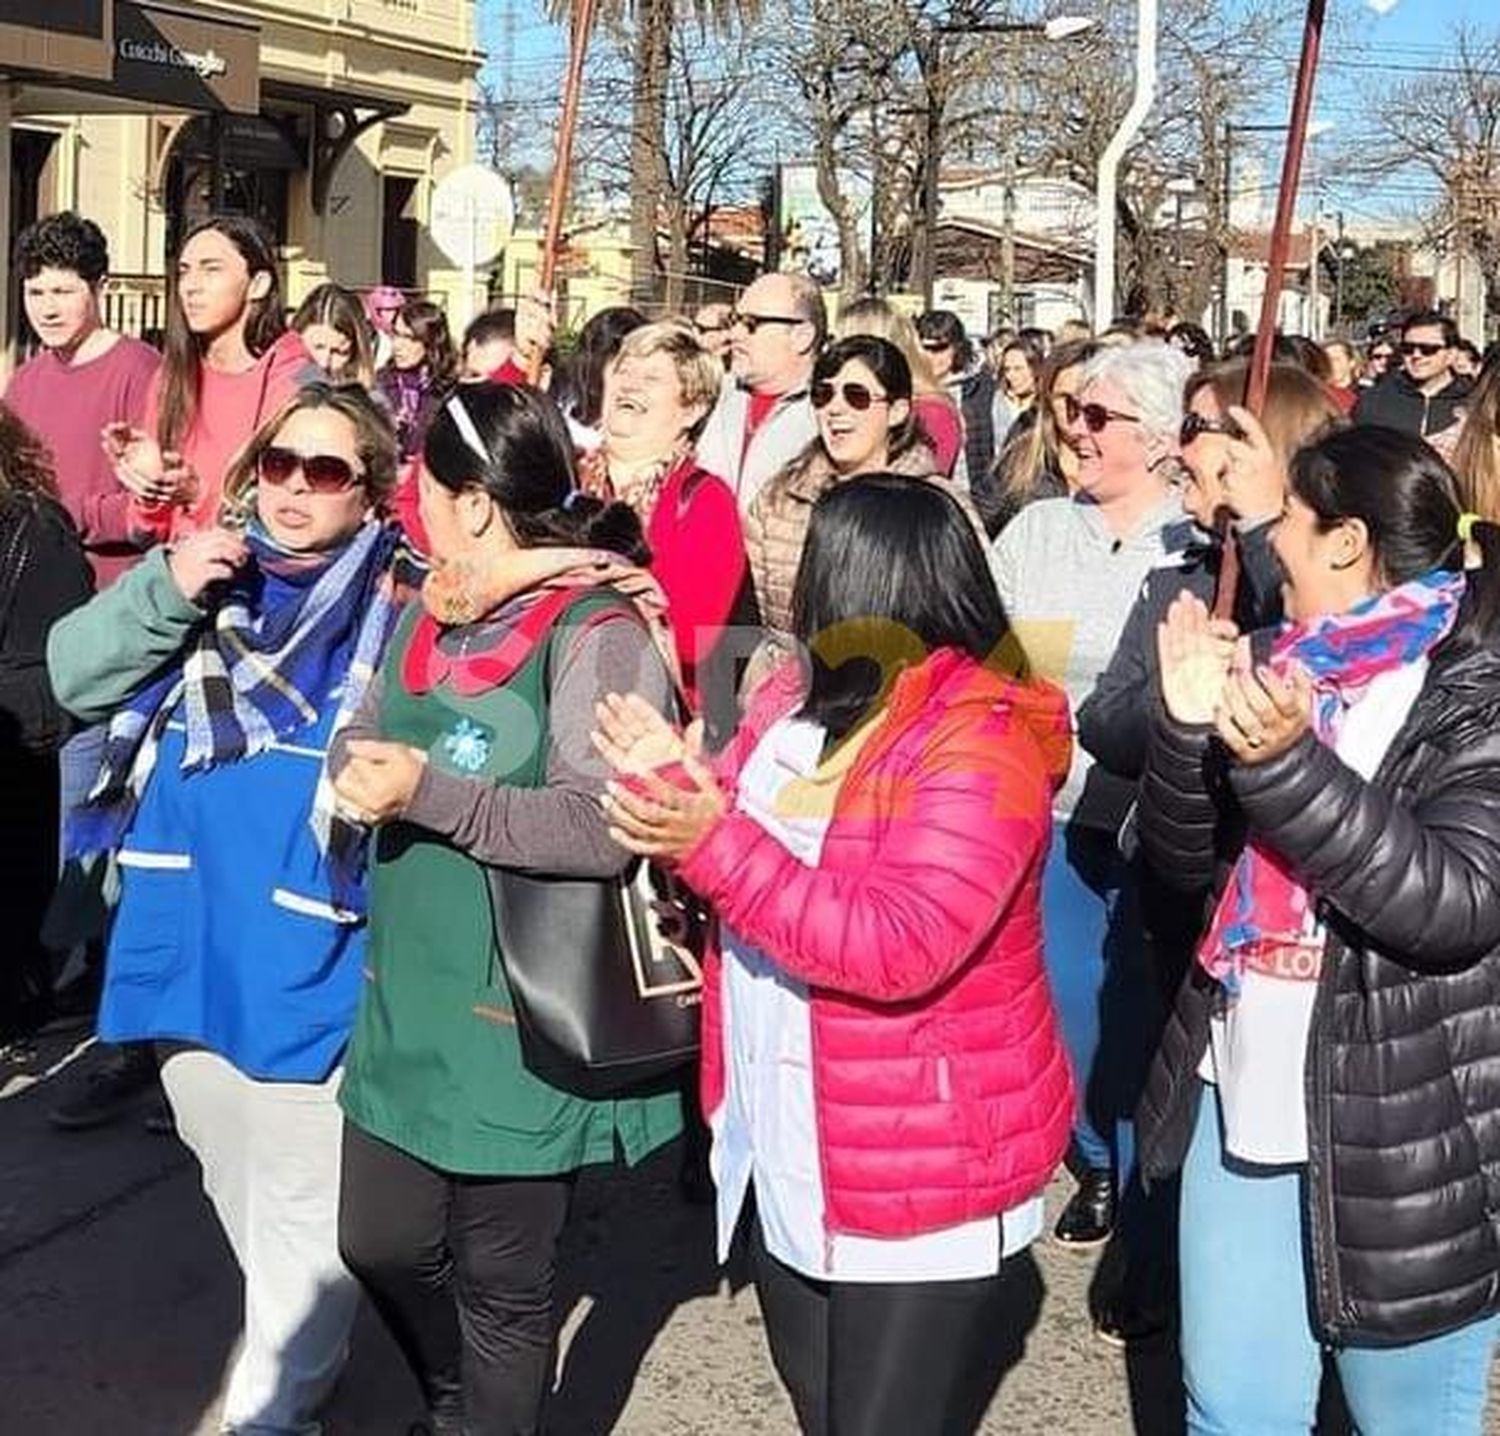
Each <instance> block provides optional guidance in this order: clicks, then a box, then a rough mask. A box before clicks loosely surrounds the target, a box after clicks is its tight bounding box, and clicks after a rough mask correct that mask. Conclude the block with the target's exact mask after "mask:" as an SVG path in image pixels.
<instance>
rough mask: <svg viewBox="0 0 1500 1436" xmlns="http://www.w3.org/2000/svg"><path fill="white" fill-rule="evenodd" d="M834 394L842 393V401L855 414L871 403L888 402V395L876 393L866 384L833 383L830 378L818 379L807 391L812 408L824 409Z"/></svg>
mask: <svg viewBox="0 0 1500 1436" xmlns="http://www.w3.org/2000/svg"><path fill="white" fill-rule="evenodd" d="M836 394H842V395H843V396H844V403H846V404H847V405H848V406H849V407H850V408H851V409H853V410H854V411H855V413H857V414H863V413H864V412H865V410H866V409H868V408H869V407H870V405H871V404H887V403H889V402H890V398H889V396H888V395H885V394H877V393H876V392H875V391H874V390H873V389H872V388H870V386H869V385H868V384H835V383H834V382H833V381H832V380H831V379H819V380H818V382H817V383H816V384H814V385H813V386H812V388H811V389H810V390H809V391H808V397H809V398H810V399H811V400H812V406H813V408H814V409H826V408H827V407H828V406H829V405H830V404H831V403H833V399H834V395H836Z"/></svg>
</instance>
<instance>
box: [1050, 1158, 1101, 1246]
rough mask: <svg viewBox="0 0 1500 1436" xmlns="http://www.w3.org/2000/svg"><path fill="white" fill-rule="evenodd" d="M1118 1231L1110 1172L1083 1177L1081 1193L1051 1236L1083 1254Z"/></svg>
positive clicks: (1079, 1184) (1096, 1172)
mask: <svg viewBox="0 0 1500 1436" xmlns="http://www.w3.org/2000/svg"><path fill="white" fill-rule="evenodd" d="M1114 1229H1115V1180H1114V1176H1113V1175H1112V1174H1111V1173H1110V1172H1108V1171H1100V1170H1090V1171H1087V1172H1085V1173H1084V1174H1083V1176H1082V1178H1081V1179H1080V1180H1079V1183H1078V1190H1077V1191H1076V1192H1074V1193H1073V1197H1072V1200H1071V1201H1069V1203H1068V1205H1067V1206H1065V1207H1064V1208H1063V1210H1062V1215H1061V1216H1060V1217H1059V1218H1058V1219H1057V1225H1056V1226H1055V1227H1053V1229H1052V1235H1053V1236H1054V1237H1056V1238H1057V1240H1058V1241H1059V1242H1061V1243H1062V1245H1063V1246H1065V1247H1072V1248H1073V1249H1074V1250H1076V1251H1084V1250H1087V1249H1089V1248H1091V1247H1097V1246H1101V1245H1102V1244H1103V1243H1105V1242H1107V1241H1108V1240H1109V1236H1110V1233H1111V1232H1112V1231H1114Z"/></svg>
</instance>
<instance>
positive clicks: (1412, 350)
mask: <svg viewBox="0 0 1500 1436" xmlns="http://www.w3.org/2000/svg"><path fill="white" fill-rule="evenodd" d="M1447 347H1448V346H1447V345H1446V344H1418V343H1417V341H1416V340H1415V339H1408V340H1406V341H1405V342H1404V343H1403V344H1402V345H1401V352H1402V353H1403V354H1405V355H1406V357H1407V358H1408V359H1409V358H1411V356H1412V355H1413V354H1420V355H1421V356H1422V357H1423V358H1424V359H1431V358H1432V356H1433V355H1434V354H1441V353H1442V352H1443V350H1444V349H1446V348H1447Z"/></svg>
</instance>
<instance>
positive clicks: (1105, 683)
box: [1078, 523, 1282, 778]
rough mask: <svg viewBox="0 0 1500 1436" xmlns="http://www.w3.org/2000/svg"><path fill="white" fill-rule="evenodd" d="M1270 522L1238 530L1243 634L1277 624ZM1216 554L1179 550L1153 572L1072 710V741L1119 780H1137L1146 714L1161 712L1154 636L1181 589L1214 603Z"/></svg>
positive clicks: (1238, 614) (1147, 728) (1207, 547)
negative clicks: (1105, 661) (1175, 558)
mask: <svg viewBox="0 0 1500 1436" xmlns="http://www.w3.org/2000/svg"><path fill="white" fill-rule="evenodd" d="M1274 528H1275V525H1274V524H1269V523H1263V524H1257V525H1256V526H1255V527H1254V528H1250V529H1246V530H1244V531H1243V532H1242V533H1241V534H1240V536H1239V539H1238V542H1239V546H1240V563H1241V568H1240V581H1239V586H1238V587H1237V588H1236V590H1235V595H1234V621H1235V623H1236V624H1238V626H1239V628H1240V631H1241V632H1243V633H1253V632H1256V631H1257V630H1259V629H1265V628H1270V627H1272V626H1274V625H1275V624H1277V623H1280V622H1281V583H1282V571H1281V565H1280V563H1278V562H1277V559H1276V553H1275V550H1274V549H1272V547H1271V534H1272V532H1273V530H1274ZM1222 558H1223V552H1222V550H1221V549H1220V547H1219V545H1218V544H1217V543H1212V544H1210V543H1208V542H1204V543H1202V544H1198V545H1195V546H1194V547H1192V548H1189V549H1187V550H1185V551H1184V552H1183V554H1182V556H1181V562H1180V563H1178V564H1174V565H1172V566H1171V567H1163V568H1154V569H1152V570H1151V572H1150V573H1148V574H1147V575H1146V582H1145V583H1144V584H1143V585H1142V586H1141V593H1140V597H1139V598H1137V599H1136V601H1135V607H1134V608H1133V609H1131V610H1130V617H1129V618H1127V619H1126V620H1125V627H1124V629H1123V630H1122V631H1121V633H1120V641H1119V642H1118V643H1117V644H1116V645H1115V652H1114V656H1113V657H1112V658H1111V659H1110V660H1109V667H1108V668H1106V669H1105V670H1104V672H1103V673H1102V674H1101V675H1100V677H1099V681H1098V682H1097V683H1096V684H1095V685H1094V691H1093V692H1092V693H1090V694H1089V696H1088V697H1087V698H1085V699H1084V700H1083V702H1082V703H1080V704H1079V705H1078V741H1079V743H1080V744H1082V746H1083V747H1084V748H1086V749H1087V750H1088V751H1089V752H1090V753H1091V754H1092V755H1093V757H1094V760H1095V761H1096V762H1098V763H1100V764H1102V765H1103V766H1104V767H1106V768H1108V769H1109V771H1110V772H1111V773H1115V774H1117V775H1118V776H1119V777H1122V778H1139V777H1140V776H1141V772H1142V770H1143V769H1144V768H1145V766H1146V748H1147V744H1148V742H1149V739H1150V734H1151V723H1152V716H1151V715H1152V713H1153V711H1154V710H1155V709H1156V708H1159V707H1160V706H1161V700H1160V686H1161V685H1160V682H1159V680H1158V666H1159V665H1158V663H1157V658H1156V630H1157V627H1158V625H1159V624H1160V623H1161V621H1162V620H1163V619H1164V618H1165V617H1166V616H1167V610H1168V609H1169V608H1170V607H1171V606H1172V602H1173V600H1174V599H1175V598H1176V597H1177V595H1178V594H1180V593H1182V592H1183V591H1184V590H1186V592H1188V593H1191V594H1192V595H1193V596H1194V597H1195V598H1201V599H1202V600H1203V602H1204V603H1206V604H1211V603H1213V601H1214V591H1215V590H1216V589H1217V588H1218V585H1219V563H1220V560H1221V559H1222Z"/></svg>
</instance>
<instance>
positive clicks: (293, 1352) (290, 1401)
mask: <svg viewBox="0 0 1500 1436" xmlns="http://www.w3.org/2000/svg"><path fill="white" fill-rule="evenodd" d="M341 1075H342V1074H341V1073H340V1072H337V1071H336V1072H334V1074H333V1075H332V1076H331V1077H330V1078H329V1079H328V1080H327V1081H326V1082H316V1083H308V1082H259V1081H256V1080H255V1079H254V1078H251V1077H246V1076H245V1075H244V1074H243V1073H242V1072H240V1071H239V1070H238V1069H237V1068H235V1067H234V1066H233V1065H232V1064H231V1063H229V1062H227V1061H226V1060H225V1059H224V1058H222V1057H220V1056H218V1055H217V1054H216V1053H213V1052H203V1051H198V1050H190V1051H186V1052H174V1053H172V1054H171V1055H170V1056H168V1058H167V1060H166V1061H165V1063H164V1064H163V1065H162V1071H161V1078H162V1085H163V1086H164V1087H165V1088H166V1091H167V1097H168V1100H169V1101H170V1102H171V1104H172V1112H173V1115H174V1116H175V1117H176V1120H177V1130H178V1132H179V1133H180V1134H181V1136H182V1139H183V1141H184V1142H186V1143H187V1145H188V1146H189V1147H190V1148H191V1149H192V1151H193V1154H194V1156H196V1157H197V1158H198V1161H199V1163H200V1164H201V1165H202V1167H203V1189H204V1191H206V1192H207V1193H208V1196H209V1200H210V1201H212V1202H213V1204H214V1210H215V1211H216V1212H217V1213H218V1217H219V1223H220V1225H221V1226H222V1227H223V1228H224V1235H225V1236H226V1237H228V1238H229V1245H230V1247H231V1248H232V1249H233V1251H234V1256H235V1260H236V1261H238V1262H239V1264H240V1271H241V1272H242V1273H243V1274H244V1278H245V1311H244V1330H243V1332H242V1335H241V1341H240V1348H239V1352H238V1354H237V1356H236V1359H235V1362H234V1370H233V1373H232V1375H231V1376H230V1379H229V1389H228V1391H227V1392H226V1393H225V1398H224V1415H223V1426H224V1429H225V1430H228V1431H234V1432H237V1433H240V1436H252V1433H253V1436H272V1433H275V1436H313V1433H316V1432H317V1431H318V1430H319V1426H318V1423H317V1421H316V1420H315V1419H314V1418H315V1413H316V1412H317V1410H318V1408H319V1406H320V1405H321V1404H322V1402H323V1401H324V1399H325V1398H326V1397H327V1396H328V1393H329V1391H330V1390H331V1389H332V1387H333V1383H334V1382H335V1381H336V1380H337V1379H338V1375H339V1372H340V1370H342V1368H343V1365H344V1358H345V1356H346V1355H347V1354H348V1348H349V1333H350V1329H351V1327H352V1326H353V1324H354V1317H355V1313H356V1311H357V1309H358V1306H359V1287H358V1284H357V1283H356V1281H355V1280H354V1278H353V1277H352V1276H350V1275H349V1273H348V1272H347V1271H346V1270H345V1268H344V1264H343V1263H342V1262H341V1261H340V1260H339V1242H338V1216H339V1150H340V1145H341V1141H342V1137H343V1129H344V1123H343V1115H342V1113H341V1112H340V1111H339V1107H338V1101H337V1096H338V1086H339V1078H340V1076H341Z"/></svg>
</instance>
